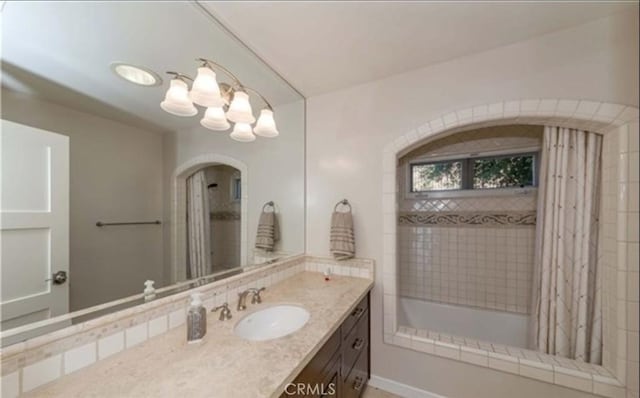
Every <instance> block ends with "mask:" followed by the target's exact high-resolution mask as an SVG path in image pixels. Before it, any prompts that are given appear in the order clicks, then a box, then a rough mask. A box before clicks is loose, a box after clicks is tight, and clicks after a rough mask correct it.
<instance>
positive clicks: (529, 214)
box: [398, 211, 536, 227]
mask: <svg viewBox="0 0 640 398" xmlns="http://www.w3.org/2000/svg"><path fill="white" fill-rule="evenodd" d="M398 225H414V226H438V227H457V226H476V227H487V226H490V227H530V226H535V225H536V212H535V211H522V212H519V211H512V212H489V211H478V212H440V211H438V212H430V211H420V212H401V213H399V215H398Z"/></svg>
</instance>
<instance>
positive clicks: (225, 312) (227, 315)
mask: <svg viewBox="0 0 640 398" xmlns="http://www.w3.org/2000/svg"><path fill="white" fill-rule="evenodd" d="M218 310H222V311H220V317H219V318H218V319H220V320H221V321H224V320H227V319H231V310H230V309H229V304H228V303H224V304H222V305H219V306H217V307H215V308H213V309H212V310H211V312H216V311H218Z"/></svg>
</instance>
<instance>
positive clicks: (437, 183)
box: [412, 162, 462, 192]
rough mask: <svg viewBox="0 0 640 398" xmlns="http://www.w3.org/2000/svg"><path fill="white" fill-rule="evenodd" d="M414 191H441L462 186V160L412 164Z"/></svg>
mask: <svg viewBox="0 0 640 398" xmlns="http://www.w3.org/2000/svg"><path fill="white" fill-rule="evenodd" d="M412 169H413V170H412V172H413V190H414V191H418V192H419V191H442V190H449V189H461V188H462V162H442V163H428V164H418V165H414V166H413V168H412Z"/></svg>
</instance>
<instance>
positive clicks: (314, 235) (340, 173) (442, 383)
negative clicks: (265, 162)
mask: <svg viewBox="0 0 640 398" xmlns="http://www.w3.org/2000/svg"><path fill="white" fill-rule="evenodd" d="M520 98H572V99H592V100H596V101H606V102H613V103H621V104H628V105H634V106H638V19H637V15H622V16H615V17H610V18H605V19H601V20H597V21H594V22H591V23H588V24H585V25H581V26H577V27H574V28H571V29H568V30H564V31H559V32H555V33H552V34H549V35H545V36H541V37H539V38H536V39H533V40H529V41H526V42H521V43H517V44H513V45H510V46H506V47H501V48H498V49H494V50H491V51H487V52H484V53H480V54H476V55H472V56H468V57H464V58H459V59H456V60H453V61H450V62H446V63H443V64H438V65H434V66H431V67H428V68H425V69H421V70H416V71H412V72H409V73H406V74H402V75H397V76H393V77H390V78H387V79H383V80H379V81H375V82H371V83H367V84H364V85H360V86H356V87H352V88H349V89H345V90H341V91H337V92H333V93H329V94H326V95H321V96H317V97H312V98H310V99H308V104H307V203H308V205H307V251H308V252H309V253H310V254H317V255H326V254H328V253H329V250H328V238H327V231H328V230H329V215H330V213H331V209H332V206H333V205H334V203H335V202H336V201H337V200H339V199H342V198H343V197H346V198H348V199H349V201H350V202H351V203H352V206H353V208H354V217H355V229H356V231H355V234H356V240H357V243H356V245H357V255H358V256H361V257H369V258H373V259H375V260H376V263H377V270H378V272H377V273H376V287H375V289H374V292H373V301H372V305H373V310H372V314H371V315H372V318H371V319H372V332H371V339H372V373H373V374H374V375H377V376H381V377H384V378H388V379H392V380H395V381H397V382H400V383H405V384H408V385H411V386H414V387H417V388H421V389H424V390H428V391H432V392H435V393H438V394H442V395H445V396H448V397H454V398H462V397H474V398H478V397H491V398H496V397H505V398H506V397H513V396H518V397H520V398H529V397H530V398H537V397H541V396H551V397H586V396H590V395H588V394H585V393H581V392H577V391H573V390H569V389H566V388H562V387H558V386H554V385H550V384H545V383H542V382H537V381H533V380H530V379H526V378H522V377H518V376H514V375H509V374H505V373H501V372H498V371H493V370H490V369H486V368H480V367H476V366H473V365H468V364H464V363H460V362H456V361H451V360H447V359H443V358H438V357H434V356H430V355H425V354H420V353H417V352H413V351H410V350H406V349H402V348H398V347H396V346H392V345H387V344H384V343H383V341H382V337H383V335H382V330H383V328H382V275H381V273H382V271H381V263H382V261H383V258H382V247H383V239H382V238H383V237H382V233H381V231H382V227H383V216H382V192H383V187H382V170H383V168H382V152H383V148H384V146H385V145H386V144H387V143H388V142H391V141H392V140H394V139H396V138H397V137H399V136H402V135H403V134H405V133H407V132H408V131H410V130H412V129H415V128H416V127H418V126H420V125H422V124H423V123H424V122H426V121H428V120H431V119H434V118H435V117H437V116H439V115H442V114H445V113H447V112H451V111H453V110H456V109H463V108H467V107H472V106H474V105H479V104H487V103H492V102H498V101H505V100H513V99H520Z"/></svg>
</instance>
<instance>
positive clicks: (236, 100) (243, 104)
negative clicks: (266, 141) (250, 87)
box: [227, 91, 256, 135]
mask: <svg viewBox="0 0 640 398" xmlns="http://www.w3.org/2000/svg"><path fill="white" fill-rule="evenodd" d="M227 119H229V120H231V121H232V122H234V123H246V124H251V123H253V122H255V121H256V118H254V117H253V111H252V110H251V104H250V103H249V96H248V95H247V93H245V92H244V91H236V92H235V93H233V101H231V105H230V106H229V110H228V111H227ZM252 135H253V134H252Z"/></svg>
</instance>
